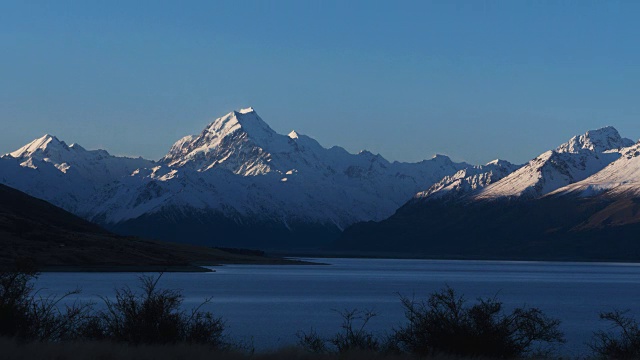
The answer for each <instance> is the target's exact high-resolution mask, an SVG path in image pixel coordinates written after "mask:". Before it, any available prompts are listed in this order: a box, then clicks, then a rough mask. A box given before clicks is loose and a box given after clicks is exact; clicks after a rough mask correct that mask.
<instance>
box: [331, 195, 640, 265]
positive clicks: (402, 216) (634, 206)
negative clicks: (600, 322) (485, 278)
mask: <svg viewBox="0 0 640 360" xmlns="http://www.w3.org/2000/svg"><path fill="white" fill-rule="evenodd" d="M333 250H334V251H340V252H342V253H359V254H360V255H363V254H369V255H381V254H385V256H389V255H390V254H394V253H395V254H396V255H398V256H414V257H429V258H454V259H455V258H458V259H460V258H462V259H465V258H472V259H512V260H568V261H640V199H638V198H633V197H624V198H619V199H611V198H604V197H595V198H577V197H570V196H556V197H544V198H541V199H536V200H531V201H508V200H505V201H477V202H463V201H462V202H454V201H426V202H421V201H413V202H410V203H408V204H406V205H405V206H403V207H402V208H400V209H399V210H398V211H397V212H396V214H395V215H393V216H392V217H390V218H389V219H387V220H384V221H381V222H367V223H360V224H356V225H354V226H351V227H350V228H348V229H347V230H346V231H345V232H344V233H343V234H342V238H341V239H340V240H339V241H336V242H335V243H334V245H333Z"/></svg>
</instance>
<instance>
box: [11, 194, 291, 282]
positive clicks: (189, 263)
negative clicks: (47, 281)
mask: <svg viewBox="0 0 640 360" xmlns="http://www.w3.org/2000/svg"><path fill="white" fill-rule="evenodd" d="M0 246H1V247H2V252H1V253H0V266H5V267H6V266H12V265H13V264H14V262H15V261H16V260H17V259H31V260H33V261H34V262H35V264H36V266H38V267H39V268H42V269H44V270H65V269H68V270H94V271H99V270H107V271H143V270H144V271H157V270H174V271H177V270H182V271H198V270H202V268H200V267H198V266H196V265H216V264H224V263H287V261H286V260H282V259H270V258H266V257H262V256H255V255H250V254H241V253H229V252H225V251H222V250H218V249H212V248H207V247H197V246H190V245H181V244H173V243H167V242H159V241H150V240H144V239H139V238H133V237H123V236H118V235H115V234H112V233H110V232H108V231H106V230H104V229H102V228H101V227H99V226H97V225H95V224H93V223H90V222H88V221H86V220H83V219H81V218H79V217H77V216H75V215H73V214H71V213H69V212H67V211H64V210H62V209H60V208H58V207H55V206H53V205H51V204H49V203H48V202H46V201H43V200H39V199H36V198H34V197H31V196H29V195H26V194H24V193H22V192H20V191H18V190H15V189H12V188H10V187H7V186H4V185H0Z"/></svg>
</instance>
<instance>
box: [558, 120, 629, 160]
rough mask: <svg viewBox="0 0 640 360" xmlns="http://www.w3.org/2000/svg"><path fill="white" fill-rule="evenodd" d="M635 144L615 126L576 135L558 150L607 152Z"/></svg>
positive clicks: (563, 151) (561, 151)
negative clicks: (624, 136)
mask: <svg viewBox="0 0 640 360" xmlns="http://www.w3.org/2000/svg"><path fill="white" fill-rule="evenodd" d="M633 144H634V141H633V140H631V139H626V138H623V137H622V136H620V133H618V130H616V129H615V128H614V127H613V126H606V127H603V128H600V129H597V130H590V131H587V132H586V133H585V134H583V135H579V136H574V137H572V138H571V139H570V140H569V141H568V142H566V143H564V144H562V145H560V146H559V147H558V148H557V149H556V151H557V152H560V153H574V154H575V153H579V152H581V151H585V150H586V151H593V152H598V153H601V152H605V151H608V150H618V149H622V148H625V147H629V146H631V145H633Z"/></svg>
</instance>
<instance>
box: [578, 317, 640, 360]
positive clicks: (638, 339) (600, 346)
mask: <svg viewBox="0 0 640 360" xmlns="http://www.w3.org/2000/svg"><path fill="white" fill-rule="evenodd" d="M627 313H628V311H619V310H614V311H612V312H607V313H602V314H600V319H602V320H606V321H608V322H609V323H611V329H612V330H615V333H614V332H605V331H598V332H596V333H595V334H594V338H593V341H592V343H591V344H590V345H589V346H590V347H591V350H592V351H593V353H594V355H595V356H596V357H597V358H601V359H638V358H640V327H639V326H638V322H636V320H634V319H633V318H632V317H630V316H628V315H627Z"/></svg>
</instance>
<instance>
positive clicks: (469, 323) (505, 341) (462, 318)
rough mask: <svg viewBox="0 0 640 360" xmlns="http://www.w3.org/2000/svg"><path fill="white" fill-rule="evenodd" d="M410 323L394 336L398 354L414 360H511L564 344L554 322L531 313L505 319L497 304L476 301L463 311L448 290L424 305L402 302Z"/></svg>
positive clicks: (459, 298)
mask: <svg viewBox="0 0 640 360" xmlns="http://www.w3.org/2000/svg"><path fill="white" fill-rule="evenodd" d="M401 301H402V305H403V307H404V309H405V316H406V318H407V320H409V323H408V324H407V325H406V326H405V327H403V328H400V329H399V330H396V331H395V334H394V336H393V337H394V338H395V340H396V341H397V342H398V344H399V346H400V347H401V348H404V349H405V350H406V351H409V352H412V353H415V354H418V355H433V354H438V353H446V354H452V355H459V356H486V357H492V358H515V357H520V356H523V355H525V354H527V353H530V352H531V351H532V350H533V345H534V344H536V343H547V344H548V343H553V342H564V338H563V334H562V333H561V332H560V331H559V330H558V326H559V324H560V321H559V320H556V319H552V318H549V317H547V316H545V315H544V314H543V313H542V311H540V310H539V309H536V308H529V309H525V308H517V309H515V310H513V312H511V313H510V314H505V313H504V311H503V306H502V303H501V302H499V301H497V300H495V299H479V300H478V303H476V304H473V305H472V306H467V305H466V301H465V299H464V298H463V297H462V296H458V295H457V294H456V293H455V291H454V290H453V289H451V288H450V287H446V288H444V289H443V290H442V291H440V292H436V293H433V294H431V296H430V297H429V299H428V300H427V301H426V302H425V301H422V302H416V301H414V300H412V299H409V298H406V297H401Z"/></svg>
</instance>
